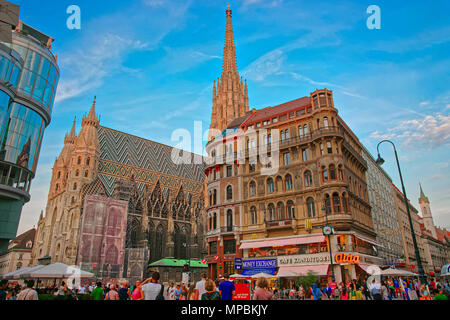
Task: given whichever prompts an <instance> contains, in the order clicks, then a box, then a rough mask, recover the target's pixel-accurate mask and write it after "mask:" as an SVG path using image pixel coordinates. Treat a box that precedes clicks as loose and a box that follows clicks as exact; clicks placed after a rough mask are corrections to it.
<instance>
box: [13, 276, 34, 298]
mask: <svg viewBox="0 0 450 320" xmlns="http://www.w3.org/2000/svg"><path fill="white" fill-rule="evenodd" d="M33 286H34V281H33V280H29V281H28V282H27V287H26V289H24V290H22V291H21V292H20V293H19V294H18V295H17V298H16V300H39V298H38V294H37V292H36V290H34V289H33Z"/></svg>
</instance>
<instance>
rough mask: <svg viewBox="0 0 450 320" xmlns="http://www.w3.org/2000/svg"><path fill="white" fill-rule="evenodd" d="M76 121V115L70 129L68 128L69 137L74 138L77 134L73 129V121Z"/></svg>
mask: <svg viewBox="0 0 450 320" xmlns="http://www.w3.org/2000/svg"><path fill="white" fill-rule="evenodd" d="M76 122H77V117H76V116H75V117H74V118H73V124H72V129H71V130H70V133H69V137H71V138H75V137H76V136H77V132H76V131H75V123H76Z"/></svg>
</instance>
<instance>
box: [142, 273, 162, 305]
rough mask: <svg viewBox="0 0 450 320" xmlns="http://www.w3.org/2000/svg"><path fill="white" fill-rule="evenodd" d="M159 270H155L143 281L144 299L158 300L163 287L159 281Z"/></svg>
mask: <svg viewBox="0 0 450 320" xmlns="http://www.w3.org/2000/svg"><path fill="white" fill-rule="evenodd" d="M158 280H159V272H157V271H155V272H153V274H152V276H151V277H150V278H148V279H147V280H145V281H144V282H143V283H142V291H143V292H144V300H156V297H157V296H158V295H159V294H160V293H161V289H162V288H163V287H162V285H161V284H159V283H158Z"/></svg>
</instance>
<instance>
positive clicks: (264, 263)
mask: <svg viewBox="0 0 450 320" xmlns="http://www.w3.org/2000/svg"><path fill="white" fill-rule="evenodd" d="M276 267H277V259H255V260H243V261H242V268H244V269H256V268H276Z"/></svg>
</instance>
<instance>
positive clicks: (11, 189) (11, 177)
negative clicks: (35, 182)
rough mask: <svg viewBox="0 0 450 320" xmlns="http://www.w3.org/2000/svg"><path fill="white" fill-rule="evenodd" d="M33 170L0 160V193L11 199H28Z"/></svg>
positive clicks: (26, 200)
mask: <svg viewBox="0 0 450 320" xmlns="http://www.w3.org/2000/svg"><path fill="white" fill-rule="evenodd" d="M33 178H34V174H33V172H31V171H30V170H28V169H26V168H23V167H21V166H18V165H16V164H14V163H10V162H7V161H3V160H0V195H3V196H6V197H10V198H13V199H21V198H22V199H24V201H25V202H28V201H29V200H30V194H29V192H30V187H31V180H32V179H33Z"/></svg>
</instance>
